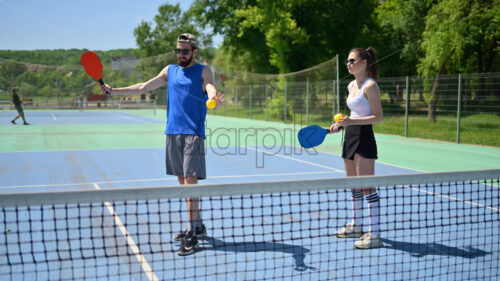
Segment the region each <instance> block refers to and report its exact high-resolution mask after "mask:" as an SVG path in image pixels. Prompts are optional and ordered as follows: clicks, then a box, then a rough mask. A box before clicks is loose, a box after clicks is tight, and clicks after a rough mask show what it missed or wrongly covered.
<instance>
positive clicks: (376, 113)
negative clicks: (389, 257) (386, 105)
mask: <svg viewBox="0 0 500 281" xmlns="http://www.w3.org/2000/svg"><path fill="white" fill-rule="evenodd" d="M345 64H346V65H347V69H348V70H349V73H350V74H352V75H354V78H355V79H354V80H353V81H351V83H349V86H347V88H348V90H349V96H348V97H347V106H348V107H349V109H350V110H351V116H349V117H344V118H341V119H340V122H337V123H335V124H333V125H332V126H331V127H330V132H331V133H336V132H338V131H339V128H340V127H345V138H344V145H343V148H342V158H344V167H345V171H346V175H347V176H348V177H355V176H367V175H374V174H375V160H376V159H377V144H376V142H375V136H374V134H373V128H372V124H374V123H378V122H381V121H382V119H383V113H382V104H381V102H380V91H379V88H378V85H377V82H376V81H375V80H376V79H377V78H378V68H377V58H376V55H375V50H374V49H373V48H371V47H369V48H367V49H363V48H355V49H352V50H351V51H350V52H349V57H348V58H347V60H346V61H345ZM363 196H366V199H367V202H368V209H369V211H370V227H369V230H368V232H367V233H364V234H363ZM351 201H352V208H353V219H352V221H351V222H350V223H347V224H346V225H345V226H344V227H343V228H342V229H340V230H338V231H336V232H335V235H336V236H337V237H339V238H360V239H359V240H358V241H356V242H355V243H354V246H355V247H356V248H358V249H372V248H380V247H382V246H383V244H382V240H381V239H380V232H379V218H380V202H379V196H378V194H377V190H376V189H375V188H363V189H353V190H352V198H351Z"/></svg>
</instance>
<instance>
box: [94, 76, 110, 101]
mask: <svg viewBox="0 0 500 281" xmlns="http://www.w3.org/2000/svg"><path fill="white" fill-rule="evenodd" d="M97 81H99V84H100V85H101V86H104V82H103V81H102V79H99V80H97ZM104 91H105V92H106V96H108V97H109V96H110V94H111V93H110V92H108V90H106V88H104Z"/></svg>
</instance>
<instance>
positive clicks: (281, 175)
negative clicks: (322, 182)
mask: <svg viewBox="0 0 500 281" xmlns="http://www.w3.org/2000/svg"><path fill="white" fill-rule="evenodd" d="M330 173H331V172H329V171H328V172H327V171H324V172H301V173H281V174H257V175H255V174H246V175H230V176H211V177H209V178H208V179H224V178H253V177H284V176H299V175H312V174H330ZM152 181H175V182H177V178H156V179H138V180H116V181H99V182H81V183H60V184H32V185H6V186H0V189H7V188H31V187H64V186H81V185H93V184H101V185H102V184H113V183H134V182H152Z"/></svg>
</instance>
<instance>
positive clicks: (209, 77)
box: [201, 66, 217, 100]
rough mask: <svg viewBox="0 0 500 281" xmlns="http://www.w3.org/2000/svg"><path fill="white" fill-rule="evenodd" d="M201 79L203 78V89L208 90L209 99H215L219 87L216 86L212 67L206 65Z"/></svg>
mask: <svg viewBox="0 0 500 281" xmlns="http://www.w3.org/2000/svg"><path fill="white" fill-rule="evenodd" d="M201 79H202V80H203V91H206V92H207V94H208V99H209V100H211V99H213V98H214V97H215V96H216V95H217V89H216V88H215V82H214V74H213V72H212V69H210V67H208V66H205V67H204V68H203V72H202V73H201Z"/></svg>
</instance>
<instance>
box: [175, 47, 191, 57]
mask: <svg viewBox="0 0 500 281" xmlns="http://www.w3.org/2000/svg"><path fill="white" fill-rule="evenodd" d="M190 51H191V49H175V53H176V54H180V53H182V54H183V55H185V56H186V55H187V54H189V52H190Z"/></svg>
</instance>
